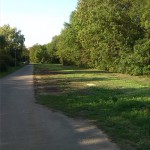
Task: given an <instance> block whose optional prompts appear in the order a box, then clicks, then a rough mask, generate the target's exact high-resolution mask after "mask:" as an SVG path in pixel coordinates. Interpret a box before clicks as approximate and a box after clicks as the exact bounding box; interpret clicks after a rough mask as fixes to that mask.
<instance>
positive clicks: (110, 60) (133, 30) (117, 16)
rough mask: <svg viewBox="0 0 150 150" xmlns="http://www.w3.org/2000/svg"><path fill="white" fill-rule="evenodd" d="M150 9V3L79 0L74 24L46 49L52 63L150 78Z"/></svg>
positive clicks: (72, 15)
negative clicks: (56, 61) (148, 76)
mask: <svg viewBox="0 0 150 150" xmlns="http://www.w3.org/2000/svg"><path fill="white" fill-rule="evenodd" d="M149 8H150V1H149V0H143V1H140V0H119V1H118V0H92V1H91V0H79V1H78V5H77V9H76V10H75V11H73V12H72V14H71V16H70V22H69V23H65V24H64V29H63V30H62V32H61V34H60V35H59V36H55V37H54V38H53V40H52V42H51V43H49V44H47V45H46V47H47V53H48V54H49V58H48V61H49V62H55V60H58V58H59V61H60V62H61V63H62V64H69V65H77V66H86V67H94V68H99V69H102V70H107V71H113V72H121V73H129V74H133V75H144V74H145V75H148V74H150V19H149V16H150V9H149ZM38 51H39V50H38ZM46 56H47V55H46Z"/></svg>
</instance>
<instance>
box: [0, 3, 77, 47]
mask: <svg viewBox="0 0 150 150" xmlns="http://www.w3.org/2000/svg"><path fill="white" fill-rule="evenodd" d="M77 1H78V0H0V26H3V25H4V24H9V25H10V26H11V27H17V29H18V30H21V33H22V34H23V35H24V36H25V39H26V41H25V45H26V46H27V47H30V46H32V45H33V44H36V43H39V44H47V43H49V42H50V41H51V39H52V37H53V36H55V35H58V34H60V31H61V29H62V28H63V24H64V22H68V21H69V16H70V14H71V12H72V11H73V10H75V9H76V6H77Z"/></svg>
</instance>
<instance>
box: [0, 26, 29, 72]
mask: <svg viewBox="0 0 150 150" xmlns="http://www.w3.org/2000/svg"><path fill="white" fill-rule="evenodd" d="M24 41H25V38H24V35H22V34H21V31H20V30H17V29H16V28H11V27H10V26H9V25H4V26H2V27H0V71H6V70H7V68H8V67H9V66H16V65H18V64H20V63H21V62H24V61H26V60H28V51H27V49H26V48H25V46H24Z"/></svg>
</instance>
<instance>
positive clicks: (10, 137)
mask: <svg viewBox="0 0 150 150" xmlns="http://www.w3.org/2000/svg"><path fill="white" fill-rule="evenodd" d="M32 74H33V66H32V65H28V66H26V67H24V68H22V69H20V70H19V71H17V72H15V73H13V74H10V75H9V76H7V77H5V78H2V79H0V150H117V147H116V145H115V144H113V143H111V142H110V141H109V140H108V138H107V136H106V135H104V134H103V133H102V132H101V131H100V130H99V129H97V128H96V127H95V126H94V125H92V124H90V123H89V122H87V121H82V120H74V119H71V118H68V117H66V116H64V115H63V114H61V113H58V112H52V111H50V110H48V109H47V108H45V107H43V106H41V105H38V104H36V103H35V98H34V89H33V75H32Z"/></svg>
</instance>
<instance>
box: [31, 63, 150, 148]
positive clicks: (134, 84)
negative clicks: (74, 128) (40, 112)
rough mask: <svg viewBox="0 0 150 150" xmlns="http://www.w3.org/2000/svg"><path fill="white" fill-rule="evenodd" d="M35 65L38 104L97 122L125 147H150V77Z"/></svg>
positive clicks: (121, 146)
mask: <svg viewBox="0 0 150 150" xmlns="http://www.w3.org/2000/svg"><path fill="white" fill-rule="evenodd" d="M34 68H35V69H34V72H35V78H34V79H35V80H34V81H35V85H36V87H37V88H36V90H35V91H36V95H37V101H38V103H40V104H42V105H46V106H47V107H49V108H52V109H55V110H59V111H62V112H63V113H64V114H66V115H68V116H71V117H77V118H83V119H84V118H85V119H90V120H92V121H94V122H95V124H96V125H97V126H98V127H99V128H101V129H102V130H104V131H105V133H107V134H108V135H109V137H110V138H111V139H112V140H113V141H114V142H115V143H117V144H118V145H119V146H120V148H121V149H123V150H132V149H135V150H150V79H149V77H135V76H129V75H123V74H116V73H108V72H103V71H99V70H95V69H83V68H77V67H69V66H62V65H35V67H34ZM41 87H42V88H41Z"/></svg>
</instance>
